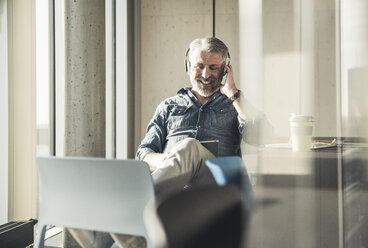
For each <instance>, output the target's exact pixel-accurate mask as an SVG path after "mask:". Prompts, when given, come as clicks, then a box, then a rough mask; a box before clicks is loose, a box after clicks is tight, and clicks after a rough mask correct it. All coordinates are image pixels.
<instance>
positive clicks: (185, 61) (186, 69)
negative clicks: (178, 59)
mask: <svg viewBox="0 0 368 248" xmlns="http://www.w3.org/2000/svg"><path fill="white" fill-rule="evenodd" d="M184 64H185V72H186V73H187V74H189V61H188V59H185V60H184Z"/></svg>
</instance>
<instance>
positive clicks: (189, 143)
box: [183, 138, 200, 147]
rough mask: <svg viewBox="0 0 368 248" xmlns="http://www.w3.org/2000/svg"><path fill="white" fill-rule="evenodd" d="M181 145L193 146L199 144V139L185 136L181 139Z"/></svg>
mask: <svg viewBox="0 0 368 248" xmlns="http://www.w3.org/2000/svg"><path fill="white" fill-rule="evenodd" d="M183 145H185V146H190V147H195V146H198V145H200V143H199V141H198V140H197V139H195V138H185V139H184V140H183Z"/></svg>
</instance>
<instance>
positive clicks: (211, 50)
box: [136, 37, 245, 197]
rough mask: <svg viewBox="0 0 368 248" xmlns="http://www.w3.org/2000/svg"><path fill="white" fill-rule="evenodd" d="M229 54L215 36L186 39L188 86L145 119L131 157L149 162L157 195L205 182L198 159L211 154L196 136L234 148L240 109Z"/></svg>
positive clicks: (224, 151) (225, 149)
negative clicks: (150, 118)
mask: <svg viewBox="0 0 368 248" xmlns="http://www.w3.org/2000/svg"><path fill="white" fill-rule="evenodd" d="M229 57H230V56H229V52H228V48H227V47H226V45H225V44H224V43H223V42H222V41H221V40H219V39H217V38H214V37H210V38H201V39H196V40H194V41H192V42H191V43H190V46H189V49H188V51H187V59H186V71H187V73H188V75H189V78H190V82H191V84H192V87H191V88H185V89H184V88H183V89H181V90H179V91H178V94H177V95H176V96H174V97H171V98H168V99H166V100H164V101H163V102H161V103H160V104H159V106H158V107H157V109H156V112H155V115H154V117H153V119H152V120H151V122H150V123H149V124H148V127H147V133H146V136H145V138H144V139H143V141H142V143H141V144H140V146H139V147H138V151H137V155H136V158H137V159H140V160H143V161H145V162H147V163H148V165H149V166H150V169H151V171H152V172H153V173H152V177H153V180H154V183H155V188H156V194H157V195H158V196H159V197H160V196H163V195H166V194H170V193H174V192H176V191H178V190H180V189H182V188H183V186H185V185H188V184H197V183H199V184H206V183H210V182H209V181H210V180H211V179H210V176H208V171H207V169H206V168H205V167H206V166H204V161H205V160H206V159H208V158H211V157H213V154H211V153H210V152H209V151H208V150H206V149H205V148H204V147H203V146H202V145H200V144H199V142H198V141H206V140H219V154H218V155H219V156H231V155H239V154H240V141H241V137H242V133H243V129H244V126H245V115H244V112H243V110H242V108H241V104H240V101H241V97H240V91H239V90H238V89H237V87H236V85H235V82H234V79H233V69H232V66H231V65H230V64H229V63H227V60H228V59H229ZM222 82H223V83H222Z"/></svg>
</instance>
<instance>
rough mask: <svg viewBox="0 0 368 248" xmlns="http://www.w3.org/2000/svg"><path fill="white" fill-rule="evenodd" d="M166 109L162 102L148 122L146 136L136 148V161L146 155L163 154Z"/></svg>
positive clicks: (165, 132)
mask: <svg viewBox="0 0 368 248" xmlns="http://www.w3.org/2000/svg"><path fill="white" fill-rule="evenodd" d="M166 112H167V111H166V108H165V104H164V103H163V102H162V103H160V105H159V106H158V107H157V109H156V112H155V114H154V116H153V118H152V120H151V121H150V122H149V124H148V126H147V130H146V136H145V137H144V139H143V140H142V142H141V144H140V145H139V147H138V150H137V154H136V159H138V160H142V159H143V158H144V157H145V156H146V155H147V154H148V153H152V152H154V153H161V152H163V149H164V146H165V143H166V135H167V131H166Z"/></svg>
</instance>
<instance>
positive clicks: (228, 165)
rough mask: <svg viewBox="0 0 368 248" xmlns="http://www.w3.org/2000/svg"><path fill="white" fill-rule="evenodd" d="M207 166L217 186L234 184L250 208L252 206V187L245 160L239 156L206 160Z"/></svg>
mask: <svg viewBox="0 0 368 248" xmlns="http://www.w3.org/2000/svg"><path fill="white" fill-rule="evenodd" d="M206 166H207V167H208V168H209V170H210V171H211V173H212V176H213V177H214V179H215V181H216V183H217V185H219V186H225V185H228V184H234V185H236V186H237V187H239V188H240V189H241V190H242V191H243V193H244V196H245V198H246V202H247V204H248V207H249V208H251V206H252V198H253V197H252V185H251V183H250V180H249V175H248V173H247V169H246V167H245V165H244V163H243V160H242V159H241V158H240V157H238V156H227V157H217V158H211V159H208V160H206Z"/></svg>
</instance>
